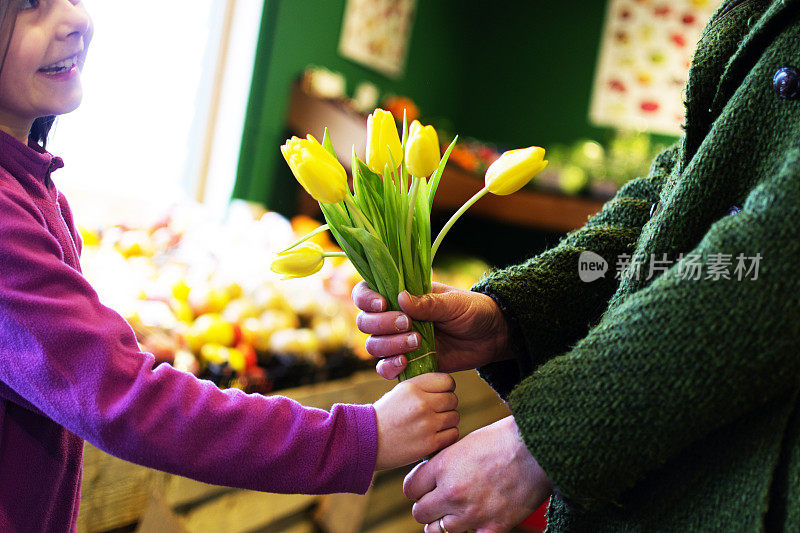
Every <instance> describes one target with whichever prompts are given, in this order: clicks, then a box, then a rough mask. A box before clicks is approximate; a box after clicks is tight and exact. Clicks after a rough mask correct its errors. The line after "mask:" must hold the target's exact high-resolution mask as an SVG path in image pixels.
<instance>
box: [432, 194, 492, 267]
mask: <svg viewBox="0 0 800 533" xmlns="http://www.w3.org/2000/svg"><path fill="white" fill-rule="evenodd" d="M487 192H489V189H487V188H486V187H484V188H483V189H481V190H480V191H478V192H477V193H476V194H475V196H473V197H472V198H470V199H469V200H467V201H466V202H465V203H464V205H462V206H461V207H460V208H459V210H458V211H456V212H455V213H453V216H451V217H450V220H448V221H447V224H445V225H444V227H443V228H442V231H440V232H439V235H437V236H436V240H435V241H434V242H433V246H432V247H431V264H433V258H434V257H435V256H436V251H437V250H438V249H439V245H440V244H442V239H444V236H445V235H447V232H448V231H450V228H452V227H453V224H455V223H456V220H458V219H459V218H461V215H463V214H464V212H465V211H466V210H467V209H469V208H470V207H472V204H474V203H475V202H477V201H478V200H480V199H481V198H483V196H484V195H485V194H486V193H487Z"/></svg>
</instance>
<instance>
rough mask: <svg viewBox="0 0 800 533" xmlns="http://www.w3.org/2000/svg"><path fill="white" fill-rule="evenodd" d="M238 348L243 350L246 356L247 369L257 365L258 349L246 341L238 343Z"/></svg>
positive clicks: (245, 364) (245, 365)
mask: <svg viewBox="0 0 800 533" xmlns="http://www.w3.org/2000/svg"><path fill="white" fill-rule="evenodd" d="M236 349H237V350H239V351H240V352H242V355H243V356H244V367H245V368H246V369H251V368H253V367H254V366H256V365H257V362H258V361H257V357H256V351H255V349H254V348H253V346H252V345H250V344H248V343H246V342H240V343H239V344H237V345H236Z"/></svg>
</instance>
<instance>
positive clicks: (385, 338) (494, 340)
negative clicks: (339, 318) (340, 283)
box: [352, 281, 511, 379]
mask: <svg viewBox="0 0 800 533" xmlns="http://www.w3.org/2000/svg"><path fill="white" fill-rule="evenodd" d="M352 298H353V302H354V303H355V304H356V307H358V308H359V309H361V312H360V313H359V314H358V319H357V324H358V329H360V330H361V331H363V332H364V333H368V334H370V335H371V337H370V338H369V339H368V340H367V351H368V352H369V353H370V354H372V355H374V356H375V357H380V358H383V359H382V360H381V361H379V362H378V366H377V370H378V374H380V375H381V376H383V377H384V378H386V379H394V378H396V377H397V376H398V375H399V374H400V372H402V371H403V369H404V368H405V366H406V363H407V359H406V357H405V356H404V355H402V354H404V353H406V352H410V351H412V350H413V349H414V348H416V345H415V344H414V343H419V334H418V333H414V332H410V331H411V321H410V318H413V319H416V320H428V321H431V322H433V323H434V331H435V336H436V359H437V361H438V363H439V370H441V371H442V372H456V371H459V370H469V369H472V368H477V367H479V366H481V365H485V364H487V363H491V362H494V361H502V360H504V359H509V358H510V357H511V354H510V352H509V349H508V325H507V323H506V320H505V317H503V313H502V312H501V311H500V308H499V307H498V306H497V304H496V303H495V301H494V300H493V299H492V298H491V297H489V296H487V295H485V294H481V293H478V292H472V291H464V290H461V289H456V288H455V287H450V286H449V285H445V284H443V283H433V285H432V286H431V293H430V294H424V295H422V296H411V295H410V294H409V293H408V292H406V291H403V292H402V293H400V296H399V298H398V301H399V303H400V308H401V309H402V310H403V313H400V312H396V311H386V309H387V308H388V306H387V304H386V299H385V298H383V297H382V296H381V295H380V294H378V293H377V292H375V291H373V290H371V289H370V288H369V286H368V285H367V284H366V283H365V282H363V281H362V282H360V283H359V284H358V285H356V286H355V288H354V289H353V295H352ZM409 317H410V318H409Z"/></svg>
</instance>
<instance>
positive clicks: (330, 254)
mask: <svg viewBox="0 0 800 533" xmlns="http://www.w3.org/2000/svg"><path fill="white" fill-rule="evenodd" d="M322 257H347V254H346V253H344V252H324V253H323V254H322Z"/></svg>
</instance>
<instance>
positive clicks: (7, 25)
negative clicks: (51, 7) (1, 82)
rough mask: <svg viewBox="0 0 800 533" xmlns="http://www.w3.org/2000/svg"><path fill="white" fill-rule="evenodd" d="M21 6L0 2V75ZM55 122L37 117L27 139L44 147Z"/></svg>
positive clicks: (11, 1) (16, 0)
mask: <svg viewBox="0 0 800 533" xmlns="http://www.w3.org/2000/svg"><path fill="white" fill-rule="evenodd" d="M21 4H22V1H21V0H0V74H2V72H3V65H4V64H5V62H6V55H7V54H8V45H9V43H10V42H11V36H12V35H13V33H14V23H15V22H16V21H17V13H19V9H20V5H21ZM55 120H56V117H55V115H50V116H47V117H39V118H37V119H36V120H34V121H33V126H31V131H30V133H29V139H30V140H32V141H33V142H35V143H38V144H39V145H41V146H42V147H44V146H45V145H46V144H47V135H48V134H49V133H50V128H52V127H53V122H55Z"/></svg>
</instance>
